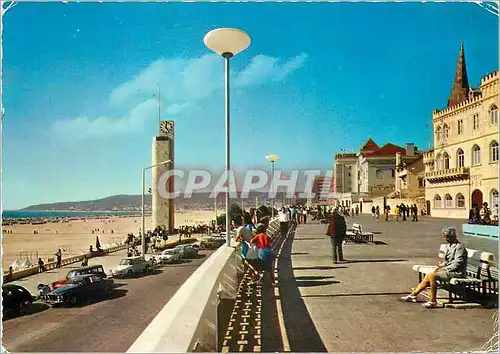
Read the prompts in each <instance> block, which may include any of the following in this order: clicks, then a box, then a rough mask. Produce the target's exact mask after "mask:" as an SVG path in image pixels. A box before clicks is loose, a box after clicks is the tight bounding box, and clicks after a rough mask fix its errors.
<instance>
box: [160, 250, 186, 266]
mask: <svg viewBox="0 0 500 354" xmlns="http://www.w3.org/2000/svg"><path fill="white" fill-rule="evenodd" d="M158 258H159V260H160V263H175V262H179V261H180V260H181V259H182V254H181V250H179V249H177V248H172V249H168V250H165V251H163V252H162V253H161V254H160V255H159V256H158Z"/></svg>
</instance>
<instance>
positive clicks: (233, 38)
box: [203, 28, 250, 247]
mask: <svg viewBox="0 0 500 354" xmlns="http://www.w3.org/2000/svg"><path fill="white" fill-rule="evenodd" d="M203 42H204V43H205V45H206V46H207V48H208V49H210V50H212V51H214V52H215V53H217V54H219V55H221V56H222V57H223V58H224V69H225V70H224V71H225V103H226V104H225V106H226V115H225V119H226V171H227V172H226V173H227V178H228V184H227V187H228V191H227V193H226V245H227V246H228V247H229V246H231V235H230V232H229V231H230V230H231V219H230V210H229V209H230V205H229V202H230V200H229V188H230V187H229V171H230V168H231V155H230V134H229V132H230V131H229V60H230V59H231V58H232V57H233V56H235V55H236V54H238V53H240V52H242V51H244V50H245V49H247V48H248V46H249V45H250V36H249V35H248V34H247V33H246V32H244V31H242V30H239V29H236V28H217V29H214V30H212V31H210V32H208V33H207V34H206V35H205V37H204V38H203Z"/></svg>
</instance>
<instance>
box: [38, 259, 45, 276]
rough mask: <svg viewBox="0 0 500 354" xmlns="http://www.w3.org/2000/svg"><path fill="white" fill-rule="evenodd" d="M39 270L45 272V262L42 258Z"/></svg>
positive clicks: (39, 261) (39, 262)
mask: <svg viewBox="0 0 500 354" xmlns="http://www.w3.org/2000/svg"><path fill="white" fill-rule="evenodd" d="M38 272H39V273H42V272H45V263H44V262H43V261H42V259H41V258H38Z"/></svg>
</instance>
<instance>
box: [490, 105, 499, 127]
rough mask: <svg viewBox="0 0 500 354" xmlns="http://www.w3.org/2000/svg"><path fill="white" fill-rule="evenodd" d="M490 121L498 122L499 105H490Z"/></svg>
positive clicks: (492, 122)
mask: <svg viewBox="0 0 500 354" xmlns="http://www.w3.org/2000/svg"><path fill="white" fill-rule="evenodd" d="M490 122H491V124H498V107H497V106H496V105H493V106H491V107H490Z"/></svg>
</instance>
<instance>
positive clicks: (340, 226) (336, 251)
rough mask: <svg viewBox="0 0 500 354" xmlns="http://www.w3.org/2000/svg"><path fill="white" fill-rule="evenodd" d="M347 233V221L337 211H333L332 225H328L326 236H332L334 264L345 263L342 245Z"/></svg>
mask: <svg viewBox="0 0 500 354" xmlns="http://www.w3.org/2000/svg"><path fill="white" fill-rule="evenodd" d="M346 232H347V225H346V222H345V219H344V217H343V216H342V215H340V213H339V212H338V210H337V209H335V210H334V211H333V214H332V216H331V217H330V223H329V224H328V229H327V231H326V234H327V235H328V236H330V241H331V243H332V252H333V263H338V262H339V261H345V259H344V252H343V249H342V243H343V242H344V238H345V235H346Z"/></svg>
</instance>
